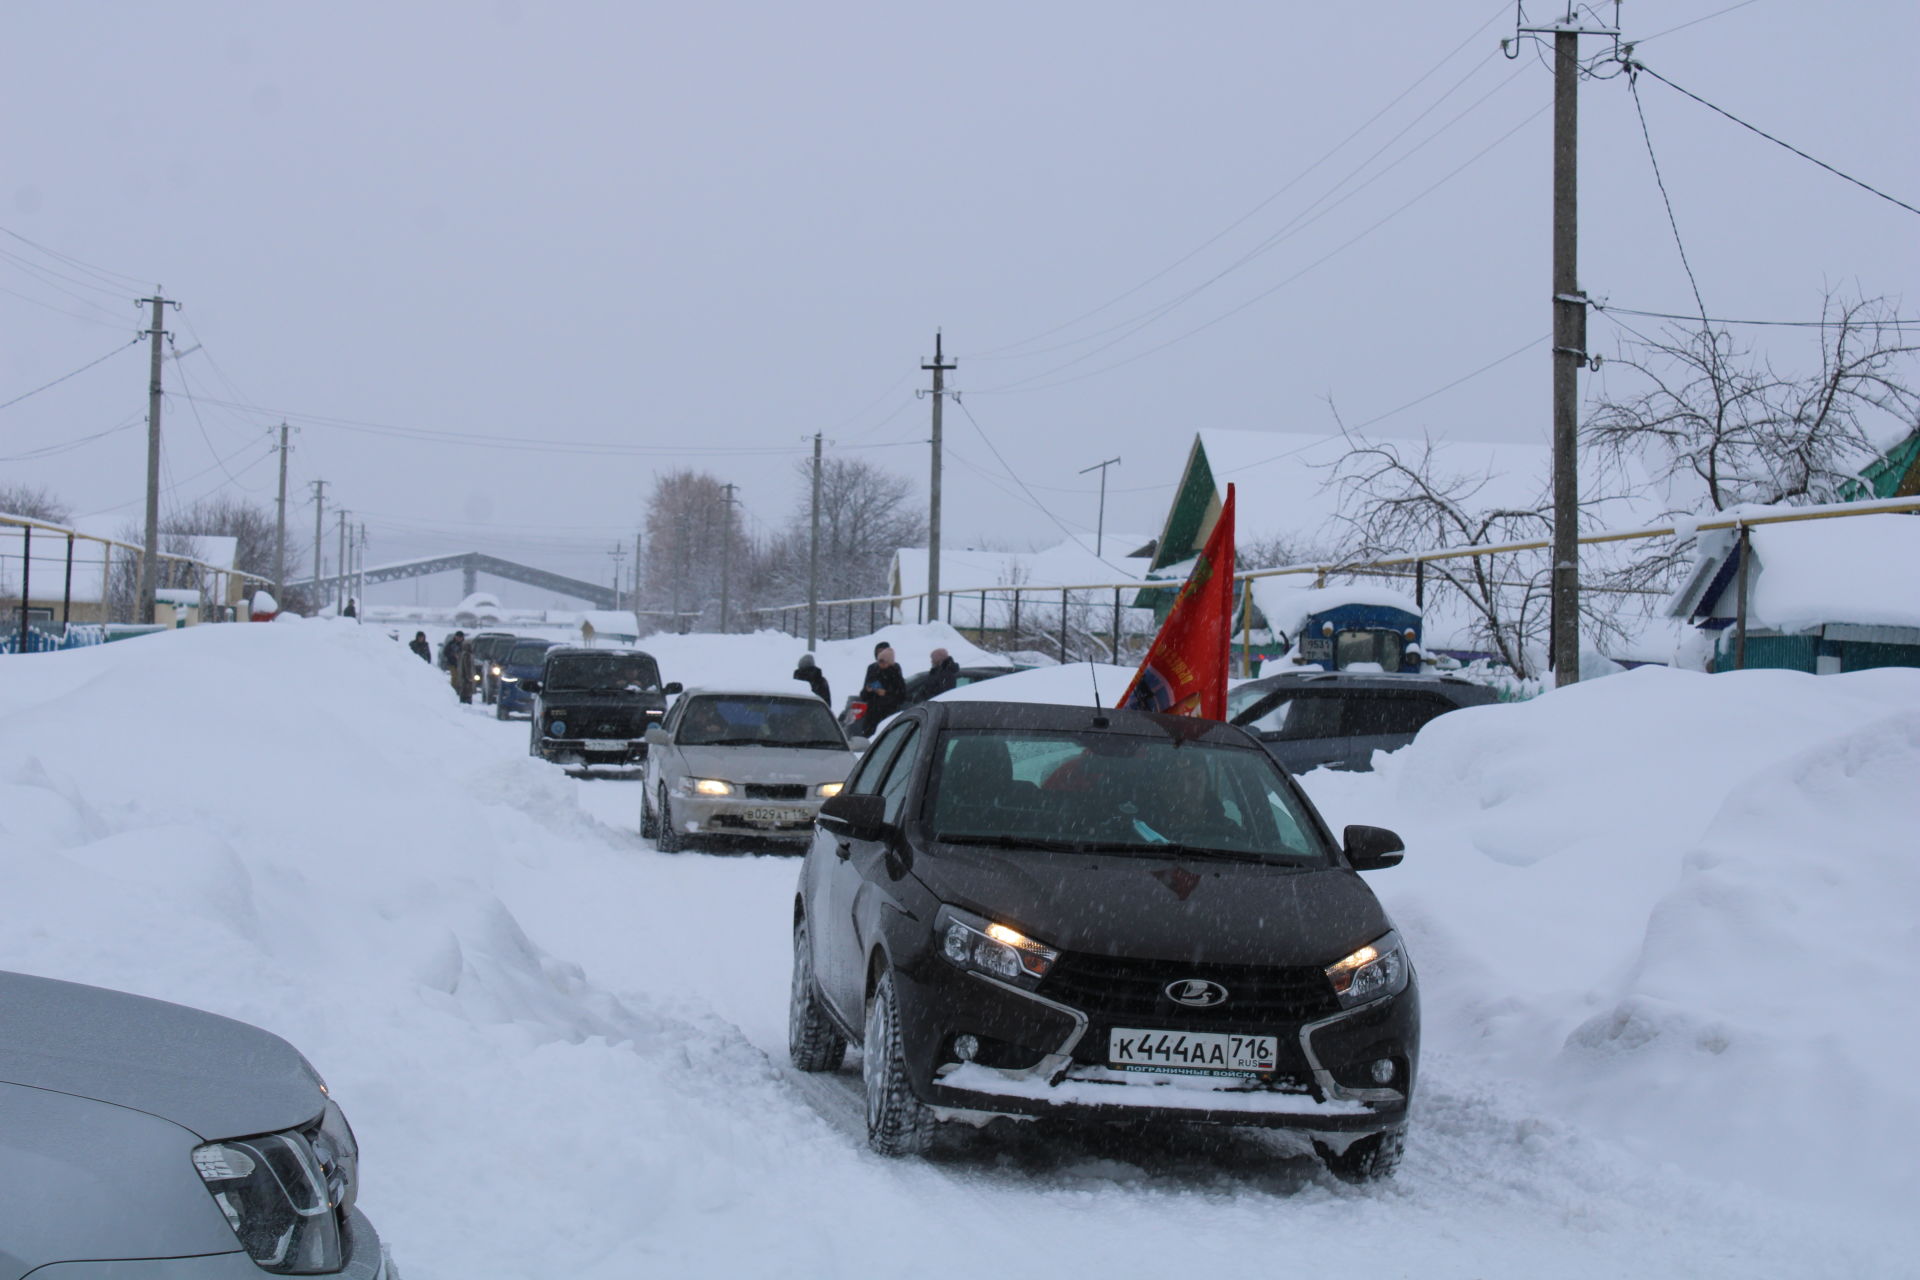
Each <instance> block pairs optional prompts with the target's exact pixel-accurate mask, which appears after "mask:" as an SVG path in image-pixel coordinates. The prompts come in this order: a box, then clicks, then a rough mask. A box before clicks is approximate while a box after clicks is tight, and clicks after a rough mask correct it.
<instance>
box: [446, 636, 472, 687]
mask: <svg viewBox="0 0 1920 1280" xmlns="http://www.w3.org/2000/svg"><path fill="white" fill-rule="evenodd" d="M473 670H474V667H473V646H472V645H470V644H468V643H467V633H466V632H464V631H456V632H454V633H453V638H452V639H451V640H449V641H447V675H448V677H449V678H450V679H451V680H452V681H453V691H454V692H455V693H457V694H459V695H460V701H462V702H465V703H471V702H472V701H473Z"/></svg>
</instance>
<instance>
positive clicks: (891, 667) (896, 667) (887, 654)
mask: <svg viewBox="0 0 1920 1280" xmlns="http://www.w3.org/2000/svg"><path fill="white" fill-rule="evenodd" d="M860 699H861V701H863V702H865V703H866V704H867V709H866V711H865V712H864V713H863V714H862V715H861V717H860V728H861V731H862V732H866V731H869V730H871V729H873V728H874V727H875V726H877V725H878V724H879V723H880V722H881V721H882V720H885V719H886V718H887V717H888V716H890V715H892V714H893V713H894V712H896V711H898V710H899V709H900V708H901V707H904V706H905V705H906V704H907V678H906V677H905V676H904V675H902V674H901V673H900V664H899V663H897V662H895V661H894V660H893V646H892V645H890V644H888V643H887V642H886V641H884V640H883V641H881V642H880V643H879V644H876V645H875V646H873V661H872V662H871V663H869V664H868V665H867V675H866V678H865V679H864V680H862V681H861V682H860Z"/></svg>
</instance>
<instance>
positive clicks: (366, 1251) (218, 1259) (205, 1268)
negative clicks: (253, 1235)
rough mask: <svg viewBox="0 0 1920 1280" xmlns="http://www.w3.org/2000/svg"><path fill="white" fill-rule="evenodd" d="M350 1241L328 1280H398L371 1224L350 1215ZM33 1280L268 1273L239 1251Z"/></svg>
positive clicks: (187, 1279) (90, 1265)
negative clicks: (339, 1266) (346, 1253)
mask: <svg viewBox="0 0 1920 1280" xmlns="http://www.w3.org/2000/svg"><path fill="white" fill-rule="evenodd" d="M350 1240H351V1242H352V1248H353V1252H352V1254H351V1256H349V1257H348V1258H347V1265H346V1266H345V1267H344V1268H342V1269H341V1270H339V1271H334V1272H330V1273H328V1277H327V1280H400V1272H399V1270H398V1269H397V1268H396V1267H395V1266H394V1265H393V1262H392V1260H391V1259H389V1258H388V1257H387V1255H386V1247H385V1246H384V1245H382V1244H381V1243H380V1237H379V1235H378V1234H377V1233H375V1231H374V1229H373V1224H372V1223H371V1222H368V1221H367V1218H366V1215H365V1214H363V1213H361V1212H360V1211H359V1210H358V1209H355V1210H354V1211H353V1218H352V1226H351V1228H350ZM33 1274H34V1276H35V1278H36V1280H40V1278H41V1277H44V1278H45V1280H260V1277H262V1276H265V1275H267V1274H268V1273H267V1272H265V1271H262V1270H261V1269H260V1268H259V1267H257V1266H255V1265H254V1263H253V1259H252V1258H249V1257H248V1256H247V1255H246V1253H245V1252H244V1251H240V1250H235V1251H234V1252H232V1253H214V1254H203V1255H201V1256H199V1257H195V1258H139V1259H122V1260H115V1261H110V1262H53V1263H48V1264H46V1265H45V1266H42V1267H39V1268H38V1269H36V1270H35V1271H34V1273H33Z"/></svg>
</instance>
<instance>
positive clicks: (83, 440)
mask: <svg viewBox="0 0 1920 1280" xmlns="http://www.w3.org/2000/svg"><path fill="white" fill-rule="evenodd" d="M145 417H146V415H145V414H144V413H142V412H141V411H140V410H137V409H136V410H135V411H134V412H132V413H130V414H128V415H127V416H126V417H125V418H124V419H122V420H121V421H120V422H119V423H117V424H115V425H114V426H111V427H108V428H107V429H106V430H105V431H96V432H94V433H93V434H92V435H90V436H81V437H80V438H79V439H78V440H63V441H61V442H60V443H59V444H50V445H46V446H44V447H42V448H39V449H29V450H27V451H26V452H25V453H16V454H12V455H10V456H8V457H4V458H0V462H30V461H31V462H37V461H39V460H40V459H42V458H52V457H55V456H57V455H59V454H62V453H71V452H72V451H73V450H75V449H78V448H81V447H82V446H84V445H89V444H92V443H93V442H94V441H96V440H104V439H106V438H107V437H108V436H110V435H113V434H114V433H116V432H120V431H125V430H127V429H128V428H130V427H137V426H139V425H140V424H141V422H142V421H143V420H144V419H145Z"/></svg>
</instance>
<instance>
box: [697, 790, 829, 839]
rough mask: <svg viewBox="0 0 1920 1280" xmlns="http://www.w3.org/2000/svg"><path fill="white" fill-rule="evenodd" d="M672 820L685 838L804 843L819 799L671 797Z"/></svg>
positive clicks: (818, 804) (818, 806) (818, 807)
mask: <svg viewBox="0 0 1920 1280" xmlns="http://www.w3.org/2000/svg"><path fill="white" fill-rule="evenodd" d="M672 804H673V821H674V825H676V826H678V827H679V828H680V829H681V830H682V831H684V832H686V833H687V834H688V835H697V836H756V837H759V838H760V839H763V840H806V839H809V838H810V837H811V836H812V834H813V820H814V818H815V817H817V816H818V815H819V813H820V801H818V800H812V799H809V800H755V799H751V798H749V797H746V796H686V795H676V796H674V797H673V798H672Z"/></svg>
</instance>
